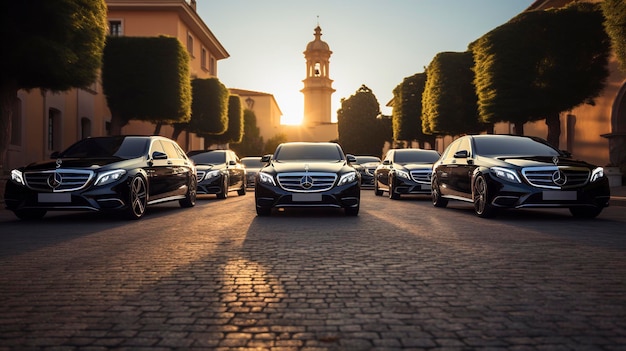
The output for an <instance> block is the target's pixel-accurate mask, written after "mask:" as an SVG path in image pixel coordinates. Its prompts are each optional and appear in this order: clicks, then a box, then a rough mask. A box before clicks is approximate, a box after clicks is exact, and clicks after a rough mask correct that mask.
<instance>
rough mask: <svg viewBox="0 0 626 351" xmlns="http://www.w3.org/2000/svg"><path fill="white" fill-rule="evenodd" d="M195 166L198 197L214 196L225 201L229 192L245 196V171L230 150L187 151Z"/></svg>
mask: <svg viewBox="0 0 626 351" xmlns="http://www.w3.org/2000/svg"><path fill="white" fill-rule="evenodd" d="M188 155H189V158H191V160H192V161H193V162H194V163H195V164H196V171H197V173H198V195H204V194H215V195H216V196H217V198H218V199H225V198H227V197H228V193H229V192H231V191H237V194H238V195H246V170H245V167H244V166H243V164H241V161H240V160H239V157H237V154H235V152H234V151H232V150H197V151H189V153H188Z"/></svg>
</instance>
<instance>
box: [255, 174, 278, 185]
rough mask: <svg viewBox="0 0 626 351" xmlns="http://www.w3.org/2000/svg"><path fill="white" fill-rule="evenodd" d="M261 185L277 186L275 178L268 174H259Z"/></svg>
mask: <svg viewBox="0 0 626 351" xmlns="http://www.w3.org/2000/svg"><path fill="white" fill-rule="evenodd" d="M259 183H263V184H269V185H273V186H276V182H275V181H274V177H272V176H271V175H269V174H267V173H264V172H259Z"/></svg>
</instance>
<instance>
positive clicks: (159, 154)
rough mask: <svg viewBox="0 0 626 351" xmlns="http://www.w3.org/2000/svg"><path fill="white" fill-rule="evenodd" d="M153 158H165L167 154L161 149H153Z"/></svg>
mask: <svg viewBox="0 0 626 351" xmlns="http://www.w3.org/2000/svg"><path fill="white" fill-rule="evenodd" d="M152 159H153V160H167V154H166V153H163V152H161V151H155V152H153V153H152Z"/></svg>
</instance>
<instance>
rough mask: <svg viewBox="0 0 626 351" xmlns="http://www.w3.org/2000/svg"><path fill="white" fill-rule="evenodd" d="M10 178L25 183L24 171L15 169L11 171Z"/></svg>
mask: <svg viewBox="0 0 626 351" xmlns="http://www.w3.org/2000/svg"><path fill="white" fill-rule="evenodd" d="M11 180H12V181H14V182H15V183H17V184H19V185H24V186H25V185H26V182H25V181H24V173H22V172H20V171H18V170H17V169H14V170H12V171H11Z"/></svg>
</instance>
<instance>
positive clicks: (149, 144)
mask: <svg viewBox="0 0 626 351" xmlns="http://www.w3.org/2000/svg"><path fill="white" fill-rule="evenodd" d="M51 158H52V160H50V161H43V162H39V163H32V164H29V165H27V166H25V167H22V168H19V169H14V170H12V171H11V180H10V181H8V182H7V184H6V190H5V193H4V196H5V198H4V201H5V204H6V207H7V209H9V210H11V211H13V212H14V213H15V215H16V216H17V217H19V218H21V219H38V218H41V217H43V216H44V215H45V214H46V212H47V211H63V210H65V211H80V210H87V211H120V212H122V213H124V214H125V215H126V217H128V218H131V219H138V218H141V217H142V216H143V215H144V213H145V211H146V207H147V205H151V204H156V203H161V202H165V201H172V200H178V201H179V202H180V206H182V207H192V206H194V205H195V203H196V185H197V183H196V169H195V166H194V164H193V162H192V161H191V160H190V159H189V158H188V157H187V155H186V154H185V152H184V151H183V150H182V149H181V148H180V146H178V144H176V142H175V141H173V140H170V139H167V138H164V137H160V136H111V137H94V138H86V139H83V140H80V141H78V142H76V143H75V144H73V145H72V146H70V147H69V148H67V149H66V150H65V151H63V152H61V153H56V152H55V153H53V154H52V155H51Z"/></svg>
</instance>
